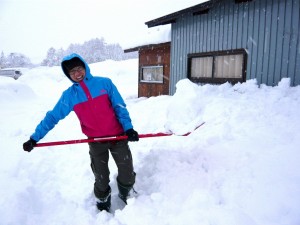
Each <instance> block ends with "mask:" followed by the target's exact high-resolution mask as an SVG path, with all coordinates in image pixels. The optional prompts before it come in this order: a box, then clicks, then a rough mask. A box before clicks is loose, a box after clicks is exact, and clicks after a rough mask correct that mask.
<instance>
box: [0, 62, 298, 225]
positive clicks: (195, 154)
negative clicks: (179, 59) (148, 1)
mask: <svg viewBox="0 0 300 225" xmlns="http://www.w3.org/2000/svg"><path fill="white" fill-rule="evenodd" d="M137 64H138V62H137V60H136V61H134V60H133V61H132V60H128V61H125V62H113V61H107V62H103V63H99V64H93V65H91V68H92V73H93V74H94V75H96V74H97V75H107V76H109V77H110V78H111V79H112V80H113V81H114V82H115V83H116V85H117V87H118V89H119V90H120V91H121V92H122V95H123V97H124V98H125V100H126V103H127V105H128V109H129V111H130V114H131V117H132V120H133V123H134V126H135V129H136V130H138V131H139V133H150V132H160V131H168V130H172V131H173V132H175V133H176V134H180V133H184V132H185V131H187V130H192V129H193V128H194V127H195V126H196V125H197V124H198V122H202V121H205V124H204V125H203V126H202V127H201V128H199V129H198V130H196V131H194V132H193V133H192V134H190V135H189V136H187V137H181V136H176V135H173V136H170V137H160V138H148V139H142V140H140V141H139V142H137V143H130V147H131V150H132V154H133V159H134V166H135V171H136V173H137V180H136V185H135V189H136V190H137V191H138V193H139V196H138V197H137V198H134V199H130V200H129V201H128V205H127V206H126V207H125V208H124V209H123V210H121V209H117V210H116V211H115V213H114V214H109V213H106V212H98V211H97V210H96V207H95V205H94V197H93V194H92V189H93V175H92V172H91V170H90V166H89V163H90V162H89V155H88V147H87V146H86V144H78V145H68V146H57V147H45V148H36V149H34V151H32V152H31V153H27V152H24V151H23V150H22V143H23V142H24V141H26V140H27V139H28V138H29V136H30V134H31V133H32V132H33V130H34V129H35V126H36V125H37V124H38V122H39V121H40V120H41V119H42V118H43V116H44V115H45V113H46V112H47V111H48V110H49V109H51V108H52V107H53V105H54V104H55V102H56V101H57V99H58V97H59V96H60V94H61V91H62V90H63V89H64V88H66V87H68V86H69V85H70V83H69V81H68V80H67V79H66V78H65V77H64V76H63V75H62V73H61V71H60V68H59V67H53V68H46V67H40V68H36V69H32V70H29V71H27V72H26V73H24V75H23V77H22V78H20V80H17V81H14V80H12V79H11V80H8V79H1V80H0V92H1V96H5V98H2V97H1V100H0V107H1V111H0V118H1V119H0V122H1V126H0V149H1V151H2V155H1V159H0V181H1V189H0V196H1V198H0V204H1V206H2V207H1V209H0V221H1V222H0V223H1V224H10V225H19V224H24V225H27V224H28V225H34V224H61V225H62V224H91V225H92V224H109V225H112V224H115V225H118V224H120V225H121V224H130V225H135V224H136V225H140V224H144V225H148V224H149V225H150V224H151V225H152V224H157V225H165V224H172V225H173V224H174V225H175V224H180V225H181V224H189V225H192V224H195V225H199V224H200V225H209V224H214V225H232V224H243V225H274V224H276V225H296V224H300V216H299V212H298V211H299V210H298V209H299V208H300V189H299V186H300V171H299V169H298V167H299V165H298V164H299V161H300V152H299V146H300V119H299V115H300V97H299V96H300V87H299V86H297V87H290V86H289V80H288V79H283V80H282V81H281V82H280V83H279V85H278V86H276V87H268V86H265V85H260V86H259V85H257V82H256V81H255V80H249V81H247V82H246V83H242V84H236V85H234V86H232V85H230V84H228V83H226V84H222V85H203V86H198V85H196V84H194V83H191V82H190V81H189V80H187V79H184V80H181V81H180V82H178V83H177V86H176V93H175V95H174V96H159V97H151V98H137V74H138V73H137V72H138V71H137V68H138V66H137ZM83 137H84V136H83V135H82V134H81V132H80V127H79V124H78V121H77V118H76V116H75V115H74V114H71V115H70V116H68V117H67V118H66V119H65V120H63V121H61V122H59V124H58V125H57V126H56V127H55V128H54V129H53V130H52V131H51V132H49V134H48V135H47V136H46V137H45V138H44V139H43V140H42V141H43V142H44V141H53V140H68V139H76V138H83ZM110 168H111V186H112V191H113V195H114V196H115V195H116V194H117V187H116V180H115V178H116V176H117V168H116V166H115V165H114V162H113V160H111V161H110ZM113 199H114V200H115V198H113ZM112 204H113V207H115V204H116V202H115V201H113V202H112Z"/></svg>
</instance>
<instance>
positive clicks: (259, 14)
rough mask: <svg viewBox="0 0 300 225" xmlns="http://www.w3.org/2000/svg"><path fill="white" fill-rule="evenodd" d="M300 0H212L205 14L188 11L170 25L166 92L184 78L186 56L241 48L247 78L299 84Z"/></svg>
mask: <svg viewBox="0 0 300 225" xmlns="http://www.w3.org/2000/svg"><path fill="white" fill-rule="evenodd" d="M299 14H300V0H253V1H251V2H244V3H240V4H235V3H234V0H224V1H219V2H218V3H215V4H214V5H213V7H212V8H211V9H210V11H209V12H208V14H203V15H197V16H193V15H192V14H191V13H189V14H186V15H183V16H182V17H180V18H178V19H177V21H176V23H173V24H172V33H171V43H172V44H171V77H172V78H171V83H170V94H174V93H175V91H176V90H175V85H176V83H177V82H178V81H179V80H180V79H183V78H186V77H187V54H189V53H201V52H212V51H219V50H230V49H238V48H244V49H246V51H247V53H248V61H247V77H246V78H247V79H253V78H256V79H257V81H258V83H259V84H261V83H264V84H267V85H272V86H274V85H277V84H278V82H279V81H280V80H281V78H283V77H290V78H291V84H292V85H294V86H295V85H299V84H300V43H299V42H300V40H299V37H300V22H299Z"/></svg>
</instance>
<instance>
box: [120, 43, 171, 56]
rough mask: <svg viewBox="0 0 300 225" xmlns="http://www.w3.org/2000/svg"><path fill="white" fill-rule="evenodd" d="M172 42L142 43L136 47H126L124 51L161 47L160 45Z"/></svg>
mask: <svg viewBox="0 0 300 225" xmlns="http://www.w3.org/2000/svg"><path fill="white" fill-rule="evenodd" d="M170 43H171V42H164V43H158V44H149V45H142V46H138V47H134V48H129V49H125V50H124V53H128V52H135V51H139V50H142V49H149V48H155V47H159V46H162V45H168V44H170Z"/></svg>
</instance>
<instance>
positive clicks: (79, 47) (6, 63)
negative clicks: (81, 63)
mask: <svg viewBox="0 0 300 225" xmlns="http://www.w3.org/2000/svg"><path fill="white" fill-rule="evenodd" d="M73 52H75V53H78V54H79V55H81V56H82V57H83V58H84V59H85V60H86V62H87V63H96V62H102V61H105V60H108V59H111V60H115V61H120V60H126V59H132V58H137V57H138V53H137V52H131V53H124V51H123V49H122V48H121V46H120V45H119V44H107V43H106V42H105V40H104V39H103V38H101V39H99V38H95V39H91V40H89V41H86V42H84V43H83V44H71V45H70V46H69V47H68V48H67V49H66V50H64V49H62V48H60V49H55V48H53V47H51V48H50V49H49V50H48V52H47V55H46V58H45V59H44V60H43V61H42V62H41V64H40V65H41V66H59V65H60V63H61V60H62V59H63V57H64V56H66V55H68V54H71V53H73ZM32 66H34V65H33V64H32V63H31V61H30V59H29V58H28V57H27V56H25V55H23V54H21V53H10V54H9V55H7V56H5V54H4V52H3V51H2V53H1V56H0V67H1V68H11V67H32Z"/></svg>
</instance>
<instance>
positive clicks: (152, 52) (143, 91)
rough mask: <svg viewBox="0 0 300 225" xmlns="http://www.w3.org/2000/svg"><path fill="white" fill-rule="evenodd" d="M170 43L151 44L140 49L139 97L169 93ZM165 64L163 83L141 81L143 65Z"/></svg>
mask: <svg viewBox="0 0 300 225" xmlns="http://www.w3.org/2000/svg"><path fill="white" fill-rule="evenodd" d="M170 48H171V46H170V43H169V42H168V43H163V44H158V45H151V46H148V47H143V48H140V49H139V86H138V97H151V96H159V95H169V79H170ZM144 66H163V71H164V78H163V83H162V84H160V83H144V82H140V77H141V75H142V74H141V72H142V67H144Z"/></svg>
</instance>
